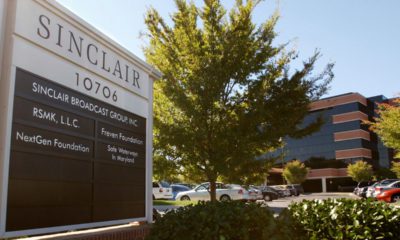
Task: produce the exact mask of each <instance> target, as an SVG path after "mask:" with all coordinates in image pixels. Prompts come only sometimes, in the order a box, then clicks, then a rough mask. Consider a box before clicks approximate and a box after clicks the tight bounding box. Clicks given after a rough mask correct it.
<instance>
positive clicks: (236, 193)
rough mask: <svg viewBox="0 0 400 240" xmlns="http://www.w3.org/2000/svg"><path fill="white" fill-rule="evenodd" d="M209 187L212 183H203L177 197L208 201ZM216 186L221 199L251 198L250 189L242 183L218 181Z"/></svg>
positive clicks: (184, 199)
mask: <svg viewBox="0 0 400 240" xmlns="http://www.w3.org/2000/svg"><path fill="white" fill-rule="evenodd" d="M209 187H210V183H208V182H206V183H202V184H200V185H198V186H197V187H195V188H194V189H192V190H189V191H185V192H180V193H178V194H177V195H176V199H178V200H181V201H189V200H193V201H199V200H202V201H208V200H210V193H209ZM216 188H217V189H216V195H217V196H216V197H217V199H218V200H220V201H228V200H244V201H247V200H248V199H249V194H248V191H247V190H246V189H244V188H243V187H242V186H240V185H235V184H223V183H217V184H216Z"/></svg>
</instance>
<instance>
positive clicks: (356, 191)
mask: <svg viewBox="0 0 400 240" xmlns="http://www.w3.org/2000/svg"><path fill="white" fill-rule="evenodd" d="M370 185H372V184H368V181H361V182H359V183H357V186H356V187H355V188H354V191H353V193H354V194H355V195H357V196H360V191H361V189H362V188H364V187H367V186H370Z"/></svg>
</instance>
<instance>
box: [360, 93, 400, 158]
mask: <svg viewBox="0 0 400 240" xmlns="http://www.w3.org/2000/svg"><path fill="white" fill-rule="evenodd" d="M377 113H378V115H379V117H377V118H375V122H366V123H367V124H369V125H370V129H371V130H372V131H374V132H375V133H376V134H378V136H379V137H380V138H381V139H382V141H383V143H384V144H385V145H386V146H388V147H390V148H393V149H395V150H396V151H397V154H396V155H395V157H396V158H400V121H399V119H400V98H397V99H395V100H393V101H392V102H391V104H387V103H382V104H379V106H378V111H377Z"/></svg>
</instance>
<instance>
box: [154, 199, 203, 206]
mask: <svg viewBox="0 0 400 240" xmlns="http://www.w3.org/2000/svg"><path fill="white" fill-rule="evenodd" d="M190 204H193V205H196V204H197V201H174V200H153V205H173V206H187V205H190Z"/></svg>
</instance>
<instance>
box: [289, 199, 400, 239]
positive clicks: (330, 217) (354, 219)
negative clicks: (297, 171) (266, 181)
mask: <svg viewBox="0 0 400 240" xmlns="http://www.w3.org/2000/svg"><path fill="white" fill-rule="evenodd" d="M284 215H286V216H284ZM287 215H289V216H287ZM281 217H286V218H289V219H291V221H293V223H292V227H293V228H295V229H296V230H297V231H304V233H305V234H306V236H307V239H315V240H317V239H318V240H319V239H384V240H390V239H400V223H399V222H400V211H399V210H398V209H395V208H393V207H392V206H390V205H388V204H386V203H383V202H373V201H370V200H366V201H360V200H353V199H328V200H323V201H322V200H312V201H308V200H304V201H303V202H300V203H294V204H291V205H290V206H289V208H288V211H286V212H284V213H283V214H282V216H281Z"/></svg>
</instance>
